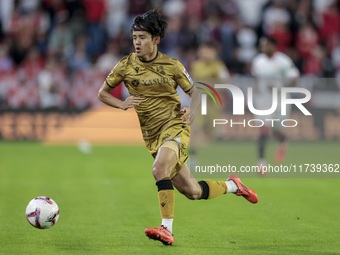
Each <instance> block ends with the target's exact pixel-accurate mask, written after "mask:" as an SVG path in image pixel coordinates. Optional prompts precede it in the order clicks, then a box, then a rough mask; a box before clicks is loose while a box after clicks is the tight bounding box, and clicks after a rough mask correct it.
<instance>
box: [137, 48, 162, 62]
mask: <svg viewBox="0 0 340 255" xmlns="http://www.w3.org/2000/svg"><path fill="white" fill-rule="evenodd" d="M157 57H158V51H157V55H156V57H155V58H153V59H151V60H149V61H144V60H141V59H140V58H138V59H139V61H141V62H143V63H150V62H152V61H154V60H155V59H156V58H157Z"/></svg>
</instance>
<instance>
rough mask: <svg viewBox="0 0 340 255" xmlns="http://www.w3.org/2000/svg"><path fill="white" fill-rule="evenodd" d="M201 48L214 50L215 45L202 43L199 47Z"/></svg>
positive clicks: (208, 42) (209, 42)
mask: <svg viewBox="0 0 340 255" xmlns="http://www.w3.org/2000/svg"><path fill="white" fill-rule="evenodd" d="M200 46H201V47H202V46H203V47H207V48H210V49H216V45H215V44H213V43H212V42H211V41H207V42H204V43H202V44H201V45H200Z"/></svg>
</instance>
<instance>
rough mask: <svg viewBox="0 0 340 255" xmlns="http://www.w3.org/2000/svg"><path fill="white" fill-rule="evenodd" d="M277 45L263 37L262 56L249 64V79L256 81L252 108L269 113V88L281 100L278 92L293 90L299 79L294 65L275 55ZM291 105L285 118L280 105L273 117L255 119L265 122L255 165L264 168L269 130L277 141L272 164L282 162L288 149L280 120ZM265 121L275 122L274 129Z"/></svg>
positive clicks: (289, 60)
mask: <svg viewBox="0 0 340 255" xmlns="http://www.w3.org/2000/svg"><path fill="white" fill-rule="evenodd" d="M276 48H277V41H276V39H275V38H272V37H262V38H261V39H260V50H261V51H262V53H260V54H259V55H257V56H256V57H255V58H254V59H253V62H252V75H253V76H254V77H255V78H256V86H255V93H254V106H255V108H256V109H258V110H268V109H270V108H271V106H272V98H273V97H272V88H274V87H276V88H278V98H280V88H281V87H283V86H289V85H290V86H292V85H294V83H295V82H296V79H297V78H298V77H299V70H298V69H297V68H296V67H295V65H294V63H293V61H292V60H291V59H290V58H289V57H288V56H287V55H285V54H284V53H282V52H278V51H277V49H276ZM289 106H291V105H287V115H286V116H281V105H280V103H278V107H277V109H276V111H275V112H274V113H272V114H271V115H266V116H256V118H257V119H261V120H263V121H264V123H265V125H264V126H262V127H261V128H260V136H259V139H258V151H259V162H258V165H259V166H260V167H261V166H264V165H266V164H267V162H266V160H265V156H264V154H265V153H264V151H265V145H266V141H267V139H268V136H269V133H270V130H271V129H272V131H273V135H274V137H275V138H276V139H277V140H278V141H279V146H278V147H277V150H276V154H275V161H276V162H277V163H281V162H282V161H283V160H284V157H285V154H286V150H287V148H288V141H287V137H286V135H285V133H284V130H283V127H282V125H280V123H281V121H282V119H286V118H287V117H288V116H289V115H290V110H291V108H290V107H289ZM265 119H276V120H278V121H274V122H273V123H274V127H272V122H271V121H265Z"/></svg>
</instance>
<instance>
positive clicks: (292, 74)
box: [283, 56, 300, 87]
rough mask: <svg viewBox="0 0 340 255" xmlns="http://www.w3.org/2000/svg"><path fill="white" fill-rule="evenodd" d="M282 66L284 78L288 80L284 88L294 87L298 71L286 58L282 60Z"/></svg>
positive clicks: (298, 74) (298, 75)
mask: <svg viewBox="0 0 340 255" xmlns="http://www.w3.org/2000/svg"><path fill="white" fill-rule="evenodd" d="M283 65H284V73H285V76H286V78H288V79H289V82H287V84H286V86H289V87H295V86H296V84H297V81H298V79H299V77H300V71H299V69H297V67H296V66H295V64H294V62H293V61H292V60H291V59H290V58H289V57H288V56H286V58H285V59H284V61H283Z"/></svg>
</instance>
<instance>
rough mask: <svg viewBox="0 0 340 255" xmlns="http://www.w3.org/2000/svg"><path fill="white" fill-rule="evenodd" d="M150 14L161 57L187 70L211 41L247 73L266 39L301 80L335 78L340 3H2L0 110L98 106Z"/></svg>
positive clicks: (236, 70)
mask: <svg viewBox="0 0 340 255" xmlns="http://www.w3.org/2000/svg"><path fill="white" fill-rule="evenodd" d="M153 8H156V9H160V10H161V12H162V13H163V14H164V15H165V17H166V18H167V20H168V23H169V27H168V30H167V34H166V36H165V38H164V40H162V42H161V44H160V47H159V49H160V51H162V52H164V53H166V54H169V55H170V56H171V57H173V58H177V59H179V60H180V61H181V62H182V63H183V64H184V65H185V66H186V67H187V69H188V70H190V67H191V63H192V62H193V61H194V60H195V59H196V58H197V56H196V55H197V54H196V51H197V48H198V46H199V45H200V43H202V42H207V41H209V42H212V43H213V44H215V46H216V48H217V50H218V52H219V56H220V58H221V60H223V61H224V62H225V63H226V65H227V66H228V68H229V71H230V73H231V74H232V75H234V76H235V75H245V76H247V75H250V74H249V73H250V63H251V60H252V59H253V57H254V56H255V55H256V54H257V53H258V41H259V38H260V37H261V36H262V35H271V36H273V37H275V38H276V39H277V40H278V42H279V45H278V48H279V50H280V51H282V52H284V53H286V54H287V55H289V56H290V57H291V58H292V59H293V61H294V62H295V64H296V66H297V67H298V68H299V70H300V71H301V73H302V74H303V75H312V76H317V77H340V12H339V11H340V0H214V1H213V0H186V1H185V0H1V1H0V109H1V110H20V109H30V110H33V109H61V110H65V109H67V110H72V109H74V110H83V109H87V108H88V107H91V106H94V105H96V104H98V103H99V100H97V91H98V88H99V87H100V86H101V84H102V82H103V81H104V79H105V77H106V75H107V74H108V73H109V72H110V70H111V69H112V68H113V67H114V66H115V64H116V63H117V62H118V61H119V60H120V58H121V57H123V56H124V55H126V54H129V53H130V52H132V51H134V50H133V45H132V40H131V32H130V26H131V24H132V20H133V18H134V17H135V16H136V15H137V14H141V13H144V12H146V11H148V10H150V9H153ZM122 91H123V90H122V89H121V88H118V89H116V90H115V91H114V93H115V96H117V97H122V96H123V95H122Z"/></svg>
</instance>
